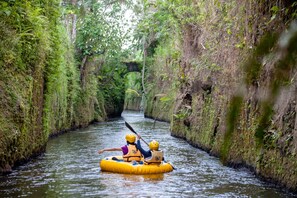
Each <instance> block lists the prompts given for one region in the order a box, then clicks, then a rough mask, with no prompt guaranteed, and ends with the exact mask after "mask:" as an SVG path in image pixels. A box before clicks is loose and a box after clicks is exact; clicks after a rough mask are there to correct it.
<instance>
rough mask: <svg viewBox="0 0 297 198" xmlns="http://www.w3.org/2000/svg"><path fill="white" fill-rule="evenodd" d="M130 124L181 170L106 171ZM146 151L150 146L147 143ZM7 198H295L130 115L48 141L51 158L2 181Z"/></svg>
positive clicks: (160, 125) (162, 127) (138, 115)
mask: <svg viewBox="0 0 297 198" xmlns="http://www.w3.org/2000/svg"><path fill="white" fill-rule="evenodd" d="M125 121H127V122H128V123H129V124H130V125H131V126H132V127H133V128H134V129H135V130H136V131H137V132H139V133H140V134H141V135H142V137H143V138H144V139H145V140H146V141H147V142H149V141H151V140H152V139H155V140H157V141H159V142H160V149H162V150H163V151H164V153H165V158H166V160H167V161H170V162H171V163H173V165H174V166H175V167H176V168H177V170H175V171H173V172H170V173H164V174H157V175H125V174H115V173H106V172H101V171H100V167H99V162H100V160H101V159H102V158H104V157H106V156H111V155H120V154H121V152H105V153H103V154H102V155H98V154H97V151H98V150H99V149H102V148H106V147H120V146H122V145H123V144H124V143H125V135H126V134H127V133H130V131H129V130H128V129H127V128H126V127H125V124H124V122H125ZM142 145H143V147H144V148H146V145H145V144H142ZM0 194H1V197H21V196H25V197H155V196H157V197H293V195H290V194H286V193H284V192H281V191H280V190H279V189H276V188H274V187H273V186H272V185H269V184H267V183H264V182H262V181H259V180H258V179H257V178H255V176H254V175H253V174H252V173H250V172H249V171H247V170H245V169H240V170H235V169H232V168H228V167H225V166H222V164H221V163H220V161H219V160H218V159H217V158H215V157H211V156H209V155H208V154H207V153H205V152H203V151H201V150H198V149H195V148H193V147H192V146H190V145H189V144H188V143H186V142H185V141H184V140H181V139H177V138H174V137H172V136H170V132H169V124H167V123H163V122H156V123H155V125H154V121H153V120H151V119H146V118H144V117H143V114H141V113H135V112H124V113H123V118H118V119H114V120H112V121H110V122H106V123H98V124H95V125H92V126H90V127H88V128H86V129H82V130H77V131H73V132H70V133H66V134H63V135H61V136H59V137H57V138H54V139H52V140H50V141H49V142H48V145H47V149H46V153H45V154H44V155H42V156H40V157H39V158H37V159H35V160H33V161H31V162H30V163H28V164H26V165H24V166H21V167H19V168H17V169H16V170H14V171H13V173H12V174H10V175H6V176H1V177H0Z"/></svg>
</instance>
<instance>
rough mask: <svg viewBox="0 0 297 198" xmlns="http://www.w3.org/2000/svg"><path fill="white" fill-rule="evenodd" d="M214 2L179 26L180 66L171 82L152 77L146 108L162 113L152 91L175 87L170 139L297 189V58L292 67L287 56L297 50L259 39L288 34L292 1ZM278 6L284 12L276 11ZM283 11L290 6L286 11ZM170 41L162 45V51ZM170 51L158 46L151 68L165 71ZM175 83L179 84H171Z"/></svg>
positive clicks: (203, 4) (201, 5)
mask: <svg viewBox="0 0 297 198" xmlns="http://www.w3.org/2000/svg"><path fill="white" fill-rule="evenodd" d="M214 2H215V1H207V2H199V3H197V2H196V3H195V2H190V3H189V2H188V3H187V4H189V5H187V6H189V7H191V6H192V7H195V6H197V5H198V4H199V8H197V9H198V10H199V12H198V11H197V12H196V14H197V18H198V19H199V20H201V21H199V22H200V23H197V24H196V25H193V24H190V23H189V24H187V23H185V24H180V27H181V41H182V42H181V43H179V44H178V48H177V49H180V52H178V54H180V56H178V57H177V59H178V60H179V61H177V62H178V63H179V64H177V65H176V66H175V67H174V68H176V70H174V69H172V71H175V72H173V73H171V75H170V76H169V79H173V81H169V80H168V81H162V77H164V76H162V75H160V74H161V72H155V73H154V74H155V75H154V76H149V77H148V81H149V82H151V85H150V86H151V87H153V88H152V89H150V90H149V94H148V95H149V100H148V101H147V111H146V112H145V113H146V114H147V115H149V116H151V115H154V114H155V115H158V113H157V112H158V111H159V109H160V106H159V108H157V110H153V108H152V106H153V105H152V104H153V101H154V97H152V96H150V95H156V93H157V91H158V90H162V92H163V93H169V92H172V91H173V92H174V93H175V94H174V95H175V100H174V103H171V105H173V106H168V108H167V112H170V111H169V110H170V109H172V110H173V111H172V112H170V114H171V115H168V117H170V116H172V119H171V130H172V135H173V136H176V137H180V138H184V139H186V140H187V141H188V142H189V143H191V144H192V145H194V146H197V147H199V148H202V149H204V150H206V151H208V152H210V153H211V154H212V155H215V156H218V157H220V159H221V160H222V162H223V163H224V164H226V165H231V166H246V167H249V168H251V169H252V170H253V171H254V172H255V173H257V174H258V175H259V176H261V177H262V178H264V179H267V180H269V181H272V182H275V183H278V184H279V185H281V186H285V187H286V188H288V189H291V190H292V191H297V172H296V170H297V166H296V151H297V150H296V149H297V147H296V145H297V144H296V142H297V136H296V134H295V131H296V94H297V93H296V89H295V87H296V79H295V78H294V75H295V74H296V69H295V67H296V61H295V60H296V57H295V56H292V57H295V58H292V59H290V63H289V64H287V62H286V61H287V60H286V59H285V58H284V57H286V56H290V55H288V54H290V52H288V51H287V50H288V49H291V50H292V53H295V50H296V48H295V47H293V45H288V46H286V47H287V48H286V47H285V49H280V48H279V46H278V45H277V42H275V41H276V40H277V39H278V38H279V37H278V36H276V38H277V39H273V38H275V37H273V36H272V37H271V39H268V40H266V41H265V39H261V38H265V36H264V35H265V33H267V32H274V33H275V35H279V33H280V32H286V29H287V28H289V24H290V21H291V20H292V15H290V12H291V11H292V10H291V9H292V4H290V3H288V2H286V1H270V2H261V3H259V2H256V1H246V2H239V1H228V2H221V3H218V2H217V3H218V4H217V3H214ZM276 8H278V9H279V12H277V13H274V12H273V10H274V9H276ZM280 10H283V11H284V10H287V11H286V13H287V15H286V14H285V12H283V11H280ZM193 13H194V11H193ZM193 13H192V14H193ZM273 14H276V17H277V18H275V16H274V17H273ZM200 24H203V25H200ZM285 24H287V26H286V25H285ZM276 27H277V29H275V28H276ZM291 31H292V32H293V33H292V35H295V36H296V35H297V34H296V31H295V32H294V30H291ZM289 32H290V31H289ZM171 38H174V39H178V37H175V36H174V35H171ZM281 38H282V39H284V38H283V37H281ZM294 39H295V37H294V36H293V38H292V39H291V42H292V43H293V42H295V40H294ZM262 40H264V41H263V42H262ZM267 41H268V42H267ZM175 43H177V42H175ZM261 43H262V44H261ZM265 43H266V44H265ZM168 45H170V42H168V43H167V45H165V46H164V42H163V46H162V45H159V46H158V47H157V49H158V48H163V50H164V49H166V48H168ZM257 46H258V47H257ZM289 46H291V47H289ZM171 48H172V47H171ZM283 50H284V51H283ZM287 52H288V53H287ZM170 55H171V53H170V52H167V53H161V50H156V52H155V54H154V62H153V64H151V67H152V68H150V69H151V70H153V71H164V70H165V71H166V68H167V67H168V59H169V60H171V61H169V62H173V61H172V60H174V59H173V58H172V56H170ZM162 60H167V62H165V61H163V62H162ZM280 62H281V64H280ZM283 62H284V64H282V63H283ZM160 65H162V68H160ZM280 65H281V66H283V67H280ZM279 68H281V69H279ZM280 71H281V72H280ZM274 82H279V83H274ZM174 83H175V84H177V85H178V86H177V88H176V89H172V87H171V86H170V85H172V84H174ZM275 84H277V85H275Z"/></svg>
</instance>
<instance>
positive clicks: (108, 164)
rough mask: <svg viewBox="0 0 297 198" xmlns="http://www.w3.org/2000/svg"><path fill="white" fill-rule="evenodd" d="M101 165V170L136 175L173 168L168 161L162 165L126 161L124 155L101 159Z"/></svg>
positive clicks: (164, 171)
mask: <svg viewBox="0 0 297 198" xmlns="http://www.w3.org/2000/svg"><path fill="white" fill-rule="evenodd" d="M100 167H101V171H107V172H113V173H124V174H134V175H144V174H157V173H167V172H171V171H172V170H173V167H172V166H171V164H169V163H166V162H162V163H161V164H160V165H156V164H149V165H147V164H141V163H137V162H134V163H133V162H124V161H123V157H122V156H111V157H106V158H104V159H102V160H101V162H100Z"/></svg>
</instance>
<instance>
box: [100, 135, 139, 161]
mask: <svg viewBox="0 0 297 198" xmlns="http://www.w3.org/2000/svg"><path fill="white" fill-rule="evenodd" d="M135 140H136V136H135V135H133V134H127V135H126V141H127V145H124V146H122V147H120V148H105V149H102V150H99V151H98V153H99V154H101V153H103V152H105V151H122V152H123V160H124V161H125V162H134V161H136V162H140V161H141V158H142V155H141V152H140V150H139V149H138V147H137V146H136V144H135ZM115 160H117V159H115Z"/></svg>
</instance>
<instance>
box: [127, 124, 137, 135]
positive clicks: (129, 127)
mask: <svg viewBox="0 0 297 198" xmlns="http://www.w3.org/2000/svg"><path fill="white" fill-rule="evenodd" d="M125 125H126V127H127V128H128V129H130V131H132V132H133V133H135V134H137V133H136V131H134V129H133V128H132V127H131V126H130V124H128V123H127V122H126V121H125Z"/></svg>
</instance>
